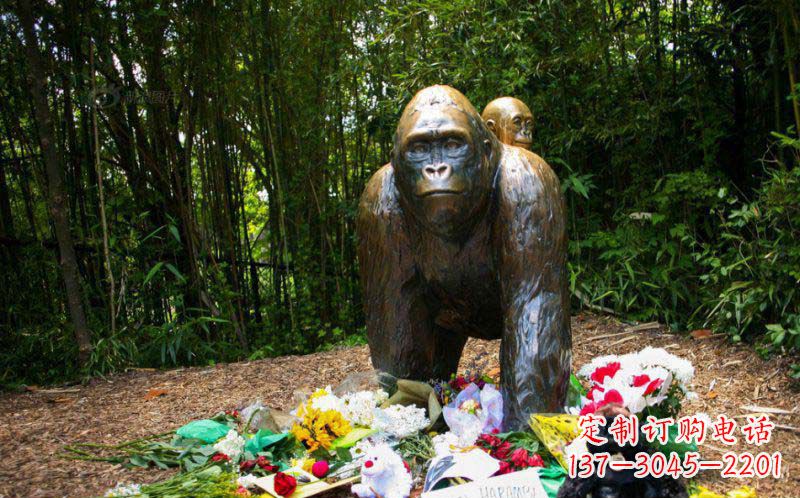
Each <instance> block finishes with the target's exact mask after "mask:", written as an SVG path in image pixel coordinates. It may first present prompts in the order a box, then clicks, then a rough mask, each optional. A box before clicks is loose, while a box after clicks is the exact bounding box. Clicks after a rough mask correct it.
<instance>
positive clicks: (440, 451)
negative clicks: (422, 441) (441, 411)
mask: <svg viewBox="0 0 800 498" xmlns="http://www.w3.org/2000/svg"><path fill="white" fill-rule="evenodd" d="M480 433H481V430H480V426H474V427H472V428H470V429H469V430H467V431H465V432H464V433H462V434H456V433H455V432H453V431H448V432H445V433H443V434H437V435H435V436H433V439H432V443H433V451H434V452H435V453H436V456H437V457H440V456H445V455H451V454H453V453H455V452H460V451H463V450H464V449H465V448H468V447H470V446H473V445H474V444H475V441H476V440H477V439H478V436H480Z"/></svg>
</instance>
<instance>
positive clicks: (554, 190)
mask: <svg viewBox="0 0 800 498" xmlns="http://www.w3.org/2000/svg"><path fill="white" fill-rule="evenodd" d="M499 167H500V172H499V185H498V190H499V191H500V198H501V202H502V203H504V204H505V203H510V204H533V203H540V204H542V203H544V204H551V203H554V202H558V203H560V202H561V187H560V184H559V181H558V177H557V176H556V174H555V173H554V172H553V170H552V168H550V165H548V164H547V163H546V162H545V160H544V159H542V158H541V157H539V156H538V155H537V154H534V153H533V152H530V151H528V150H525V149H522V148H520V147H511V146H508V145H503V157H502V160H501V161H500V166H499ZM542 207H543V206H542Z"/></svg>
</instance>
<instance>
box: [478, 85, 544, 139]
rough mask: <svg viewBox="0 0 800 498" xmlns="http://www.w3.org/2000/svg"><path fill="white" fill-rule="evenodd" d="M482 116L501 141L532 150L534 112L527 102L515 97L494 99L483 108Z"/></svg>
mask: <svg viewBox="0 0 800 498" xmlns="http://www.w3.org/2000/svg"><path fill="white" fill-rule="evenodd" d="M481 118H483V122H484V123H486V126H487V127H488V128H489V129H490V130H492V133H494V134H495V136H497V138H498V140H500V142H502V143H504V144H506V145H515V146H517V147H522V148H523V149H527V150H531V143H532V140H533V139H532V138H531V136H532V134H533V113H531V110H530V109H528V106H526V105H525V102H523V101H521V100H519V99H515V98H514V97H500V98H499V99H494V100H493V101H491V102H489V104H488V105H487V106H486V107H485V108H484V109H483V113H482V114H481Z"/></svg>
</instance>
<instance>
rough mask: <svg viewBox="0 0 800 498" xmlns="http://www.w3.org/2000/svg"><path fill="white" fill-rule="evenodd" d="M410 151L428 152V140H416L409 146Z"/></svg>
mask: <svg viewBox="0 0 800 498" xmlns="http://www.w3.org/2000/svg"><path fill="white" fill-rule="evenodd" d="M408 151H409V152H411V153H413V154H423V153H425V152H428V144H427V143H426V142H422V141H420V142H414V143H412V144H411V145H410V146H409V147H408Z"/></svg>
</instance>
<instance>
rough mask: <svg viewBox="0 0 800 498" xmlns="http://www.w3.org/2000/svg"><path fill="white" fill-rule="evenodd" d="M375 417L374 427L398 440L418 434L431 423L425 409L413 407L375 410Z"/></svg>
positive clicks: (400, 406)
mask: <svg viewBox="0 0 800 498" xmlns="http://www.w3.org/2000/svg"><path fill="white" fill-rule="evenodd" d="M373 415H374V423H373V425H372V427H373V428H375V429H378V430H379V431H381V432H385V433H387V434H389V435H391V436H394V437H396V438H397V439H403V438H404V437H408V436H410V435H412V434H416V433H417V432H419V431H421V430H422V429H424V428H425V427H427V426H428V425H429V424H430V423H431V422H430V420H428V418H427V417H426V416H425V409H424V408H417V407H416V406H413V405H409V406H403V405H392V406H390V407H388V408H384V409H381V408H375V410H374V412H373Z"/></svg>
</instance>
